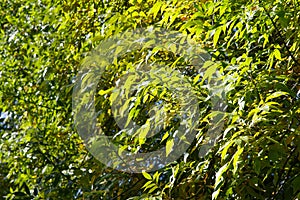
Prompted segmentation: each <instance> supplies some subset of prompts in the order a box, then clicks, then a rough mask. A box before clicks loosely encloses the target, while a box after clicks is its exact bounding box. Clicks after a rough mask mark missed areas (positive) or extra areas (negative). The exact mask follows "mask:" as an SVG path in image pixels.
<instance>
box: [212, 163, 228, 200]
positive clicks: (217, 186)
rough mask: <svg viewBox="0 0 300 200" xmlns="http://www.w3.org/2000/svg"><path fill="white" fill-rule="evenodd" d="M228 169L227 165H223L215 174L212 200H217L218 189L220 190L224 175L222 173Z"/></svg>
mask: <svg viewBox="0 0 300 200" xmlns="http://www.w3.org/2000/svg"><path fill="white" fill-rule="evenodd" d="M228 167H229V163H226V164H225V165H223V166H222V167H221V168H220V169H219V171H218V172H217V173H216V182H215V186H214V187H215V189H217V190H215V191H214V192H213V194H212V199H213V200H214V199H217V198H218V196H219V193H220V189H221V186H222V181H223V180H222V179H223V178H222V175H223V174H224V172H226V171H227V170H228Z"/></svg>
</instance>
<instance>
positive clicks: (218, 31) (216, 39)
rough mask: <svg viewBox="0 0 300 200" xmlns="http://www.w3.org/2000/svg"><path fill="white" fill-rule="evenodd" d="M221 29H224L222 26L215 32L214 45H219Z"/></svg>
mask: <svg viewBox="0 0 300 200" xmlns="http://www.w3.org/2000/svg"><path fill="white" fill-rule="evenodd" d="M221 31H222V29H221V27H218V28H217V29H216V31H215V33H214V38H213V42H214V47H216V46H217V43H218V40H219V37H220V34H221Z"/></svg>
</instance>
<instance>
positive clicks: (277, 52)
mask: <svg viewBox="0 0 300 200" xmlns="http://www.w3.org/2000/svg"><path fill="white" fill-rule="evenodd" d="M274 55H275V58H276V59H277V60H282V59H281V54H280V51H279V50H278V49H275V50H274Z"/></svg>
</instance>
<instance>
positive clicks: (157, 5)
mask: <svg viewBox="0 0 300 200" xmlns="http://www.w3.org/2000/svg"><path fill="white" fill-rule="evenodd" d="M161 6H162V2H160V1H159V2H156V3H155V4H154V6H153V7H152V8H151V9H150V11H149V14H153V18H154V19H155V18H156V15H157V14H158V12H159V9H160V7H161Z"/></svg>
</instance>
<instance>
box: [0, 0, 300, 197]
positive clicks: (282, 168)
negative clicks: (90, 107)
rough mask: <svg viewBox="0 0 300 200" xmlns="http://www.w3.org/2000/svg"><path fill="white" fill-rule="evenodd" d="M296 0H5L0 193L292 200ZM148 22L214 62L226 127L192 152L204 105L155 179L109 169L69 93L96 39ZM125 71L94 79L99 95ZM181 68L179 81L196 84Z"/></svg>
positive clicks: (0, 44)
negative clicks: (206, 148)
mask: <svg viewBox="0 0 300 200" xmlns="http://www.w3.org/2000/svg"><path fill="white" fill-rule="evenodd" d="M299 4H300V2H299V1H298V0H285V1H283V0H276V1H273V0H272V1H271V0H265V1H257V0H252V1H244V0H242V1H236V0H223V1H218V0H215V1H209V0H200V1H199V0H198V1H195V0H189V1H188V0H167V1H160V0H129V1H125V0H112V1H108V0H102V1H100V0H99V1H97V0H92V1H91V0H77V1H70V0H61V1H56V0H55V1H50V0H39V1H33V0H26V1H25V0H19V1H11V0H2V1H1V2H0V7H1V9H0V26H1V29H0V99H1V101H0V112H1V113H0V114H1V115H0V150H1V151H0V165H1V167H0V188H1V189H0V196H1V197H2V198H7V199H284V200H287V199H299V198H300V92H299V91H300V85H299V83H300V80H299V79H300V78H299V77H300V54H299V43H300V26H299V24H300V5H299ZM150 25H154V26H158V27H163V28H166V29H168V30H176V31H179V32H181V33H182V34H184V35H186V36H187V38H189V39H190V40H193V41H194V42H196V43H197V44H199V45H200V46H201V47H202V48H203V49H205V50H206V51H207V52H209V54H210V55H211V56H212V59H213V61H215V62H217V63H219V65H218V70H219V71H220V72H221V75H222V76H221V80H222V85H223V86H224V88H225V91H226V93H225V95H226V99H227V102H226V103H227V110H226V118H225V126H224V128H223V131H222V134H221V135H220V136H219V137H218V141H217V143H216V145H215V146H214V148H213V149H212V150H211V151H210V152H209V153H208V154H206V156H205V157H204V158H201V157H199V155H198V154H199V150H200V149H201V145H202V135H203V134H205V131H207V126H208V125H209V124H208V123H207V118H208V117H209V111H210V107H209V103H207V107H206V111H205V112H204V113H205V114H204V115H201V118H200V119H199V134H197V137H196V139H195V141H194V143H193V145H192V146H191V147H190V148H189V150H188V152H187V154H186V155H187V156H185V157H182V158H180V159H178V160H177V161H176V162H173V163H171V164H170V165H168V166H167V167H165V168H163V169H161V170H159V171H156V172H153V173H143V174H129V173H123V172H119V171H116V170H113V169H110V168H106V167H105V166H104V165H103V164H101V163H100V162H99V161H97V160H96V159H94V158H93V157H92V156H91V155H90V154H89V153H88V152H87V150H86V149H85V147H84V145H83V142H82V140H81V138H80V137H79V135H78V133H77V132H76V130H75V128H74V122H73V115H72V88H73V85H74V80H75V78H76V74H77V72H78V70H79V68H80V64H81V61H82V59H83V58H84V57H85V56H86V55H87V54H88V52H89V51H90V50H92V49H93V48H94V47H96V46H97V44H99V42H100V41H101V40H103V39H106V38H109V37H111V36H112V35H115V34H117V33H120V32H122V31H125V30H130V29H136V28H139V27H148V26H150ZM141 53H142V52H136V55H133V57H134V56H137V57H138V56H140V55H141ZM159 57H161V56H158V57H157V58H156V59H159ZM139 59H140V60H141V59H145V57H143V56H142V57H139ZM167 60H168V57H167ZM164 62H166V63H167V61H164ZM169 62H172V60H171V61H169ZM128 63H129V61H128V60H127V61H126V59H125V64H128ZM122 66H124V63H123V64H122V62H119V63H117V64H116V65H115V66H114V67H112V68H110V70H108V71H107V74H106V75H107V76H106V77H105V78H103V79H101V84H102V85H104V86H105V87H106V89H109V88H111V87H113V85H114V84H113V83H112V80H114V79H113V77H114V76H115V75H116V74H117V72H119V71H120V70H124V69H123V68H122ZM189 69H190V66H186V69H184V70H186V71H189ZM189 72H191V73H186V76H188V77H190V78H195V76H194V75H195V74H193V73H192V71H189ZM119 76H120V75H119ZM198 79H199V77H198ZM196 82H197V81H196ZM204 85H205V82H201V83H199V85H197V87H199V88H202V87H204ZM160 92H162V91H160ZM199 95H200V94H199ZM201 95H203V96H204V97H205V95H207V94H201ZM199 98H200V97H199ZM97 99H98V103H99V106H100V107H102V109H106V111H107V112H106V113H105V114H104V116H102V117H103V118H102V121H101V123H102V124H101V126H103V128H104V130H105V131H106V132H107V134H113V133H115V132H114V131H116V129H117V127H116V126H115V124H113V123H110V119H111V118H112V116H111V114H110V106H109V94H108V95H99V96H97ZM96 101H97V100H96ZM139 117H140V120H143V119H144V118H145V116H139ZM149 148H150V147H149Z"/></svg>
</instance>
